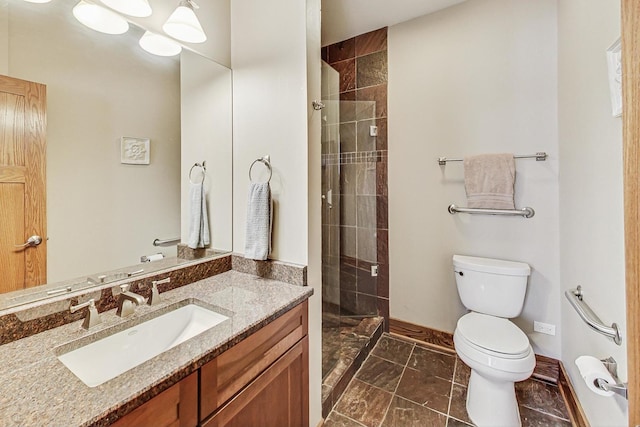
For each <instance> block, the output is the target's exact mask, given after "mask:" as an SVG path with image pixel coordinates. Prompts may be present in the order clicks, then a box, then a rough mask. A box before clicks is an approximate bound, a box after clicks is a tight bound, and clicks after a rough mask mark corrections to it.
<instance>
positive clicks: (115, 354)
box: [58, 304, 229, 387]
mask: <svg viewBox="0 0 640 427" xmlns="http://www.w3.org/2000/svg"><path fill="white" fill-rule="evenodd" d="M228 318H229V317H227V316H225V315H223V314H220V313H216V312H215V311H212V310H209V309H207V308H204V307H202V306H200V305H196V304H188V305H184V306H182V307H179V308H176V309H175V310H173V311H170V312H168V313H165V314H162V315H160V316H158V317H155V318H153V319H150V320H147V321H146V322H143V323H140V324H138V325H135V326H132V327H130V328H128V329H125V330H123V331H120V332H118V333H115V334H113V335H109V336H107V337H105V338H102V339H100V340H98V341H95V342H92V343H90V344H87V345H85V346H83V347H80V348H78V349H76V350H73V351H70V352H68V353H65V354H61V355H59V356H58V359H60V361H61V362H62V363H64V364H65V366H66V367H67V368H69V369H70V370H71V372H73V373H74V374H75V375H76V376H77V377H78V378H80V379H81V380H82V382H84V383H85V384H86V385H88V386H89V387H95V386H98V385H100V384H102V383H104V382H106V381H109V380H110V379H112V378H115V377H117V376H118V375H120V374H122V373H123V372H126V371H128V370H129V369H131V368H134V367H136V366H138V365H140V364H142V363H144V362H146V361H147V360H149V359H151V358H153V357H155V356H157V355H159V354H160V353H162V352H165V351H167V350H169V349H170V348H172V347H175V346H177V345H178V344H180V343H183V342H185V341H186V340H188V339H189V338H193V337H195V336H196V335H198V334H200V333H202V332H204V331H206V330H207V329H210V328H212V327H214V326H216V325H218V324H220V323H222V322H224V321H225V320H227V319H228Z"/></svg>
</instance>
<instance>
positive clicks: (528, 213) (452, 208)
mask: <svg viewBox="0 0 640 427" xmlns="http://www.w3.org/2000/svg"><path fill="white" fill-rule="evenodd" d="M447 210H448V211H449V213H450V214H451V215H453V214H457V213H468V214H482V215H518V216H523V217H525V218H531V217H532V216H534V215H535V214H536V211H534V210H533V208H529V207H526V208H522V209H484V208H461V207H459V206H456V205H449V207H448V208H447Z"/></svg>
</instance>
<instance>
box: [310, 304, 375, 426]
mask: <svg viewBox="0 0 640 427" xmlns="http://www.w3.org/2000/svg"><path fill="white" fill-rule="evenodd" d="M383 320H384V319H383V318H382V317H368V318H364V319H349V318H338V322H337V323H336V322H331V319H328V318H327V316H325V314H323V319H322V414H323V416H327V415H329V412H331V408H332V407H333V404H334V403H335V401H336V400H338V398H339V397H340V395H342V393H343V392H344V390H345V389H346V387H347V385H348V384H349V381H351V378H353V376H354V375H355V373H356V371H357V370H358V368H360V366H361V365H362V363H363V362H364V361H365V360H366V358H367V356H368V355H369V352H370V351H371V348H372V347H373V346H374V344H375V343H376V342H377V340H378V339H379V338H380V335H382V327H383V325H382V322H383Z"/></svg>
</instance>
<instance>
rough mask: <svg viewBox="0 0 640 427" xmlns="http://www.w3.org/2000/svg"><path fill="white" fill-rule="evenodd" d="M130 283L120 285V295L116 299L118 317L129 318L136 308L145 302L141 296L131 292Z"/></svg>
mask: <svg viewBox="0 0 640 427" xmlns="http://www.w3.org/2000/svg"><path fill="white" fill-rule="evenodd" d="M130 288H131V284H130V283H126V284H124V285H120V290H121V292H120V294H119V297H118V310H117V311H116V314H117V315H118V316H120V317H127V316H131V315H132V314H133V312H134V311H135V309H136V306H138V305H143V304H144V303H145V302H146V300H145V299H144V297H143V296H142V295H138V294H136V293H133V292H131V291H130V290H129V289H130Z"/></svg>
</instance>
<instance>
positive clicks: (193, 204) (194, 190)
mask: <svg viewBox="0 0 640 427" xmlns="http://www.w3.org/2000/svg"><path fill="white" fill-rule="evenodd" d="M189 207H190V209H191V216H190V224H189V241H188V246H189V247H190V248H191V249H198V248H204V247H206V246H209V216H208V215H207V200H206V197H205V194H204V185H203V184H202V183H198V184H194V183H191V187H190V188H189Z"/></svg>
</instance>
